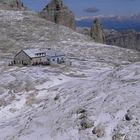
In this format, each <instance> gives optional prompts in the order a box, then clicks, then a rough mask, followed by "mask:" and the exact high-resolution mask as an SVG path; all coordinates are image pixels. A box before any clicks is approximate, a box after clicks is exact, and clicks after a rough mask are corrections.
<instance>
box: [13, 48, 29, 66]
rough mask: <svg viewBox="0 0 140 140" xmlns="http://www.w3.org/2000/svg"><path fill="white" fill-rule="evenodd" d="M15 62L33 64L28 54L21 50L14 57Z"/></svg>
mask: <svg viewBox="0 0 140 140" xmlns="http://www.w3.org/2000/svg"><path fill="white" fill-rule="evenodd" d="M14 62H15V64H31V59H30V57H29V56H28V55H26V54H25V53H24V52H23V51H21V52H19V53H18V54H17V55H16V56H15V57H14Z"/></svg>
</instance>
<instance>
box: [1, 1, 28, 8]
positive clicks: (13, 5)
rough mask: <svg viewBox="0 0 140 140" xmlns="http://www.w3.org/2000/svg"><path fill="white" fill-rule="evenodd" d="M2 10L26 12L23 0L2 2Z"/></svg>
mask: <svg viewBox="0 0 140 140" xmlns="http://www.w3.org/2000/svg"><path fill="white" fill-rule="evenodd" d="M0 9H3V10H25V9H26V7H25V6H24V5H23V3H22V2H21V0H0Z"/></svg>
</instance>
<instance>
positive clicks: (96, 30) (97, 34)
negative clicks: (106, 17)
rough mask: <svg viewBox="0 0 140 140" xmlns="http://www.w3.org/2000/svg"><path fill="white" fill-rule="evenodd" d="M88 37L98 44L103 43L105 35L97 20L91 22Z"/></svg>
mask: <svg viewBox="0 0 140 140" xmlns="http://www.w3.org/2000/svg"><path fill="white" fill-rule="evenodd" d="M90 36H91V37H92V38H93V39H94V40H95V41H96V42H99V43H105V42H106V41H105V34H104V32H103V29H102V25H101V23H100V21H99V19H98V18H96V19H95V20H94V22H93V25H92V27H91V30H90Z"/></svg>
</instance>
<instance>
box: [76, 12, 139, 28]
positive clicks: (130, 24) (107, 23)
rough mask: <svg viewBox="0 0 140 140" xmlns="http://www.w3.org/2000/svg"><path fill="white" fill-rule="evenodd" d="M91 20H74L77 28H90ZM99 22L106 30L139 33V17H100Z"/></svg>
mask: <svg viewBox="0 0 140 140" xmlns="http://www.w3.org/2000/svg"><path fill="white" fill-rule="evenodd" d="M93 20H94V17H93V18H88V17H86V18H79V19H76V25H77V26H78V27H91V25H92V22H93ZM100 20H101V22H102V24H103V26H104V28H106V29H115V30H118V31H122V30H128V29H134V30H136V31H140V15H132V16H129V17H125V16H122V17H121V16H110V17H100Z"/></svg>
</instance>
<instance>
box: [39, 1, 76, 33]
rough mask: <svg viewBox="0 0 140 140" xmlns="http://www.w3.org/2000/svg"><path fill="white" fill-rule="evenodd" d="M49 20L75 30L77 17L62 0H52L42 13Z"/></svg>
mask: <svg viewBox="0 0 140 140" xmlns="http://www.w3.org/2000/svg"><path fill="white" fill-rule="evenodd" d="M40 15H41V16H42V17H44V18H46V19H47V20H50V21H52V22H55V23H57V24H61V25H64V26H67V27H69V28H72V29H74V30H75V28H76V27H75V17H74V14H73V13H72V11H71V10H69V8H68V7H67V6H65V5H64V3H63V1H62V0H52V1H51V2H50V3H49V4H48V5H47V6H46V7H45V8H44V9H43V10H42V12H41V13H40Z"/></svg>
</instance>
